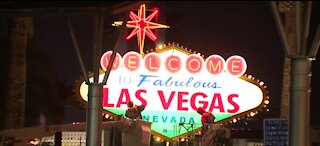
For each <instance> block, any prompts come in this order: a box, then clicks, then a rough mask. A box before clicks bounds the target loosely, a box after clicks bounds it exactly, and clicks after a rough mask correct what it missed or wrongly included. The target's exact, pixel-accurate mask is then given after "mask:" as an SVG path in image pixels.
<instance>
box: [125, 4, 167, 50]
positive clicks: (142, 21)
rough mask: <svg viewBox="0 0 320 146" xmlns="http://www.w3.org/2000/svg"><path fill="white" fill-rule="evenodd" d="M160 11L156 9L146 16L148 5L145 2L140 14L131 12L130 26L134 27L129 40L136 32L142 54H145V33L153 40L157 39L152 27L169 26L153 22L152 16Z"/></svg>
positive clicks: (128, 24)
mask: <svg viewBox="0 0 320 146" xmlns="http://www.w3.org/2000/svg"><path fill="white" fill-rule="evenodd" d="M157 13H158V10H155V11H154V12H153V13H152V14H151V15H149V16H148V17H147V18H146V6H145V4H143V5H141V6H140V10H139V12H138V16H137V15H136V14H135V13H133V12H132V11H131V12H130V15H129V17H130V18H131V20H132V21H128V22H127V27H128V28H134V29H133V31H132V32H131V33H130V35H129V36H128V37H127V40H128V39H130V38H132V37H133V36H134V35H135V34H137V38H138V47H139V49H140V54H143V47H144V39H145V35H147V36H148V37H149V38H150V39H151V40H152V41H155V40H156V39H157V37H156V35H155V34H154V33H153V32H152V31H151V29H156V28H169V27H168V26H166V25H163V24H158V23H154V22H151V20H152V18H153V17H154V16H155V15H156V14H157Z"/></svg>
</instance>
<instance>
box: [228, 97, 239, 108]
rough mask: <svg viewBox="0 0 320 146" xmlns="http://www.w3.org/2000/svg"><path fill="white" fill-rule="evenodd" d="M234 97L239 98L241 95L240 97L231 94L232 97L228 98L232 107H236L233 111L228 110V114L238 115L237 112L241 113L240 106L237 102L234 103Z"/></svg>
mask: <svg viewBox="0 0 320 146" xmlns="http://www.w3.org/2000/svg"><path fill="white" fill-rule="evenodd" d="M234 97H239V95H238V94H230V95H229V96H228V102H229V103H230V104H231V105H233V107H234V108H233V109H232V110H230V109H227V112H228V113H236V112H238V111H239V105H238V104H237V103H236V102H234V101H233V98H234Z"/></svg>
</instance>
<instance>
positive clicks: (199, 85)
mask: <svg viewBox="0 0 320 146" xmlns="http://www.w3.org/2000/svg"><path fill="white" fill-rule="evenodd" d="M111 54H112V52H111V51H108V52H106V53H105V54H104V55H103V56H102V58H101V67H102V69H104V70H106V68H107V66H108V62H109V59H110V56H111ZM246 68H247V64H246V62H245V59H244V58H242V57H241V56H238V55H234V56H230V57H229V58H227V59H224V58H223V57H221V56H219V55H216V54H214V55H211V56H208V57H206V58H204V57H203V56H201V55H200V54H199V53H194V52H191V51H188V50H186V49H184V48H182V47H180V46H178V45H175V44H169V45H167V46H164V47H163V48H161V49H160V48H157V49H155V51H152V52H151V53H147V54H146V55H143V56H141V55H140V54H139V53H137V52H133V51H131V52H127V53H126V54H124V55H123V56H121V55H120V54H117V56H116V58H115V61H114V63H113V66H112V70H111V72H110V76H109V78H108V81H107V85H105V86H104V89H103V103H102V106H103V108H104V109H105V110H106V111H107V112H109V113H110V114H111V115H121V114H124V113H125V111H126V110H127V109H128V107H127V103H128V102H129V101H133V102H134V103H135V104H137V105H145V106H146V108H145V110H144V111H143V112H142V116H143V118H142V119H143V120H146V121H150V122H152V125H151V130H152V134H154V135H157V136H160V137H162V138H163V139H166V140H172V139H173V138H176V137H181V136H185V135H187V134H188V133H189V132H194V131H197V130H199V128H200V127H201V126H202V125H201V115H200V114H198V113H197V112H196V109H197V108H198V107H203V108H204V109H206V110H207V111H209V112H211V113H212V114H213V115H214V116H215V117H216V119H215V122H217V123H220V124H224V123H229V122H231V123H232V122H236V121H237V120H238V119H239V118H241V117H244V116H253V115H254V114H256V113H257V111H258V110H260V109H261V108H264V107H266V104H268V102H269V101H268V96H267V95H266V87H265V86H264V85H263V84H264V83H263V82H261V81H257V80H255V79H254V78H253V77H252V76H251V75H245V74H244V73H245V71H246ZM103 76H104V73H103V74H101V75H100V77H99V79H100V82H102V79H103ZM90 80H91V81H92V80H93V79H92V78H90ZM87 93H88V86H87V85H86V84H85V83H84V82H83V83H82V84H81V86H80V95H81V97H82V98H83V99H84V100H85V101H87V98H88V97H87Z"/></svg>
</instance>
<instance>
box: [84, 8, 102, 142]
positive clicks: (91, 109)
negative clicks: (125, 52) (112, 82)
mask: <svg viewBox="0 0 320 146" xmlns="http://www.w3.org/2000/svg"><path fill="white" fill-rule="evenodd" d="M93 28H94V30H93V32H94V34H93V35H94V40H93V70H94V71H93V80H94V81H93V83H90V84H89V91H88V110H87V142H86V145H87V146H100V145H101V135H102V134H101V133H102V126H101V122H102V116H101V115H102V111H101V109H102V96H103V91H102V89H103V85H102V84H99V57H100V54H101V47H102V38H103V36H102V31H103V15H102V11H101V14H100V16H96V17H95V18H94V23H93Z"/></svg>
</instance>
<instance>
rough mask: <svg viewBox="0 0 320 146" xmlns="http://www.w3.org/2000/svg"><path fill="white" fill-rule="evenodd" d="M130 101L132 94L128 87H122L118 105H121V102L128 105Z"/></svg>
mask: <svg viewBox="0 0 320 146" xmlns="http://www.w3.org/2000/svg"><path fill="white" fill-rule="evenodd" d="M129 101H130V95H129V91H128V89H122V90H121V93H120V96H119V99H118V102H117V106H116V107H120V106H121V104H124V105H127V104H128V102H129Z"/></svg>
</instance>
